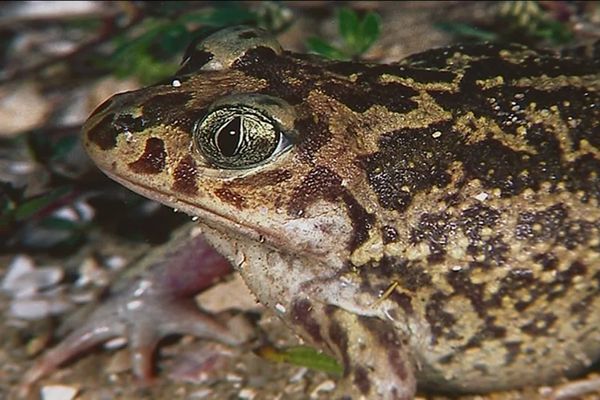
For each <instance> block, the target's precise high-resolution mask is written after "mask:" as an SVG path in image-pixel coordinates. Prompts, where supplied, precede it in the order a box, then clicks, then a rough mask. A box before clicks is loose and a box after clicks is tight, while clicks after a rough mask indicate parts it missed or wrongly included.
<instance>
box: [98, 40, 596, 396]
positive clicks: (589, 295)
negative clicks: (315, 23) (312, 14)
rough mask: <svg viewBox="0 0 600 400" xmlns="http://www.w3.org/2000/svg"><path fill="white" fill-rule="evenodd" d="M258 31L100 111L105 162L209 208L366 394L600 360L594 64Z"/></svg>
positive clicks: (214, 46) (152, 192)
mask: <svg viewBox="0 0 600 400" xmlns="http://www.w3.org/2000/svg"><path fill="white" fill-rule="evenodd" d="M261 35H263V34H262V33H257V32H256V31H254V30H244V29H242V30H232V31H229V32H227V33H225V34H220V36H219V35H217V36H215V37H214V38H212V39H209V40H208V41H207V42H205V43H204V44H203V45H202V46H203V47H202V46H201V47H199V48H197V49H196V50H194V51H192V52H191V55H190V58H189V59H188V60H187V63H186V64H185V65H184V67H183V68H182V70H181V71H180V73H179V74H178V75H177V76H176V77H175V78H174V80H173V82H174V83H173V84H171V83H168V84H164V85H157V86H153V87H150V88H146V89H142V90H140V91H137V92H133V93H128V94H123V95H119V96H116V97H114V98H113V99H112V100H110V101H109V102H107V103H106V104H105V105H104V106H102V107H101V108H99V109H98V110H97V111H96V112H95V114H94V115H93V116H92V117H90V120H89V121H88V123H87V125H86V145H87V148H88V151H89V152H90V154H91V155H92V157H93V158H94V159H95V160H96V162H97V163H98V165H99V166H100V167H101V168H102V169H103V170H104V171H105V172H107V173H108V174H109V175H110V176H112V177H114V178H115V179H117V180H118V181H120V182H122V183H124V184H125V185H127V186H128V187H130V188H132V189H133V190H136V191H138V192H140V193H142V194H144V195H147V196H148V197H151V198H155V199H157V200H159V201H162V202H164V203H166V204H168V205H170V206H173V207H176V208H179V209H181V210H184V211H186V212H188V213H190V214H194V215H198V216H200V217H201V224H202V225H203V226H204V229H205V233H206V235H207V238H208V240H210V241H211V242H212V243H213V245H214V246H215V247H216V248H217V249H218V250H219V251H220V252H222V253H223V254H224V255H225V256H227V257H228V258H229V259H230V260H231V261H232V263H233V264H234V265H236V266H238V269H239V270H240V272H241V273H242V275H243V277H244V279H245V281H246V283H247V284H248V286H249V287H250V289H251V290H252V291H253V292H254V293H255V294H256V295H257V296H258V298H259V299H260V301H261V302H263V303H264V304H266V305H268V306H270V307H272V308H273V309H274V310H275V312H277V313H278V314H279V315H280V316H281V317H282V318H284V319H285V320H287V321H288V322H289V323H290V324H291V325H292V326H294V327H295V329H296V330H297V331H298V332H299V333H300V334H301V335H302V336H304V337H305V338H306V339H307V340H310V341H312V342H313V343H315V344H317V345H320V346H321V347H323V348H324V349H326V350H328V351H330V352H332V353H334V354H336V355H338V356H339V357H340V358H341V359H342V360H343V361H344V364H345V366H346V377H347V378H348V382H350V383H351V385H350V386H348V392H350V393H358V394H362V395H367V396H372V395H373V393H375V392H376V393H379V394H382V396H383V397H385V398H396V396H397V397H401V396H410V395H411V393H412V392H413V390H414V382H415V380H414V378H413V375H414V376H416V378H417V380H418V381H419V383H421V384H423V385H424V386H434V387H435V388H437V389H452V390H456V389H458V390H469V391H474V390H475V391H487V390H495V389H500V388H506V387H514V386H519V385H524V384H531V383H538V384H539V383H543V382H552V380H553V379H555V378H556V377H559V376H563V375H564V374H565V373H577V372H579V371H581V370H583V369H584V368H585V367H587V366H589V365H590V364H591V362H592V361H593V360H595V359H598V357H599V355H600V312H599V310H600V231H599V230H600V208H599V206H598V201H599V198H600V177H599V174H600V95H599V90H600V73H599V68H598V64H597V62H594V61H591V59H585V58H568V57H562V58H561V57H558V56H555V55H553V54H550V53H539V52H534V51H532V50H529V49H527V48H524V47H518V46H509V47H507V48H500V47H498V46H495V45H477V46H471V47H462V46H460V47H452V48H446V49H440V50H432V51H429V52H425V53H422V54H419V55H416V56H413V57H411V58H409V59H407V60H405V61H404V62H402V63H401V64H396V65H364V64H360V63H344V62H337V63H332V62H325V61H323V60H320V59H316V58H312V57H308V56H302V55H295V54H290V53H287V52H283V51H281V49H280V48H278V47H277V46H278V45H276V42H273V41H272V40H271V39H264V38H263V37H261ZM262 40H264V41H265V42H264V43H262V42H261V41H262ZM247 43H250V44H251V45H248V46H246V44H247ZM175 82H176V83H177V84H175ZM219 121H225V122H226V123H225V122H223V124H224V125H219V124H220V123H221V122H219ZM244 121H249V122H244ZM246 123H247V124H248V125H243V124H246ZM235 124H237V125H235ZM242 125H243V126H244V128H243V129H242V128H241V126H242ZM224 126H226V127H227V130H225V129H224ZM264 126H266V128H264ZM215 127H216V128H215ZM249 127H253V128H252V129H250V128H249ZM257 127H258V128H257ZM223 132H228V133H229V132H231V134H232V135H233V136H232V137H235V138H236V139H235V140H231V137H229V136H226V135H225V136H224V135H223ZM256 132H260V135H259V136H257V137H253V136H252V135H254V134H256ZM236 135H237V136H236ZM244 135H247V136H244ZM271 138H272V139H271ZM285 138H287V139H285ZM255 143H259V144H258V145H257V146H258V147H256V146H254V144H255ZM253 146H254V147H253ZM269 149H270V150H269ZM257 160H258V161H257ZM240 260H241V261H240ZM382 294H383V295H382Z"/></svg>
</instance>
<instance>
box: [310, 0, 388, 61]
mask: <svg viewBox="0 0 600 400" xmlns="http://www.w3.org/2000/svg"><path fill="white" fill-rule="evenodd" d="M337 21H338V30H339V35H340V38H341V42H342V43H341V45H339V46H336V45H334V44H332V43H330V42H328V41H327V40H325V39H322V38H319V37H316V36H313V37H310V38H308V40H307V41H306V45H307V47H308V49H309V50H310V51H312V52H313V53H316V54H319V55H321V56H323V57H326V58H330V59H334V60H352V59H357V58H359V57H360V56H361V55H363V54H364V53H365V52H366V51H367V50H369V48H370V47H371V46H372V45H373V43H375V42H376V41H377V39H379V34H380V33H381V27H380V25H381V18H380V17H379V15H377V14H375V13H374V12H367V13H366V14H365V15H364V16H363V17H362V18H361V17H359V15H358V13H357V12H356V11H354V10H351V9H349V8H340V9H338V13H337Z"/></svg>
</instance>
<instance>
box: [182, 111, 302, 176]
mask: <svg viewBox="0 0 600 400" xmlns="http://www.w3.org/2000/svg"><path fill="white" fill-rule="evenodd" d="M276 105H278V104H276ZM282 129H283V128H282V126H281V123H279V121H278V120H276V119H274V118H271V117H270V116H269V115H267V112H265V110H264V109H262V110H261V109H258V108H256V107H252V106H251V105H248V104H220V105H218V106H217V107H215V108H213V109H211V110H210V111H209V112H208V114H207V115H206V116H205V117H204V119H202V120H200V121H199V122H198V123H197V124H196V126H195V128H194V132H193V135H194V141H195V145H196V148H197V149H198V151H199V152H200V154H201V155H202V156H203V157H204V158H205V159H206V161H208V163H209V164H212V165H213V166H215V167H219V168H224V169H247V168H252V167H255V166H258V165H261V164H264V163H265V162H267V161H269V160H271V159H272V158H273V157H274V156H275V155H277V154H279V153H281V152H282V151H284V150H286V149H287V148H289V147H290V145H291V142H290V140H289V137H288V136H287V135H286V134H285V133H284V132H283V131H282Z"/></svg>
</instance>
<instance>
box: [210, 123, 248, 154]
mask: <svg viewBox="0 0 600 400" xmlns="http://www.w3.org/2000/svg"><path fill="white" fill-rule="evenodd" d="M242 136H243V132H242V117H241V116H237V117H235V118H233V119H232V120H231V121H229V122H228V123H227V124H225V125H224V126H223V127H222V128H221V129H219V131H218V132H217V134H216V135H215V146H216V147H217V148H218V149H219V151H220V152H221V154H223V155H224V156H225V157H233V156H235V155H236V154H237V152H238V149H239V147H240V142H241V138H242Z"/></svg>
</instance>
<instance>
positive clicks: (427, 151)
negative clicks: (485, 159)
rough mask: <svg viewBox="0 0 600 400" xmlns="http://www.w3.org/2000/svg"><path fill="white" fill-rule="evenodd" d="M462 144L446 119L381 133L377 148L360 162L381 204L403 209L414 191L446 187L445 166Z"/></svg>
mask: <svg viewBox="0 0 600 400" xmlns="http://www.w3.org/2000/svg"><path fill="white" fill-rule="evenodd" d="M436 132H440V133H442V134H441V136H439V135H437V134H436ZM463 145H464V143H463V139H462V137H461V135H459V134H458V133H456V132H453V128H452V124H451V123H450V122H443V123H439V124H433V125H430V126H429V127H427V128H422V129H400V130H397V131H393V132H389V133H385V134H383V135H382V136H381V138H380V139H379V151H378V152H375V153H373V154H370V155H367V156H365V157H364V158H363V159H362V162H363V165H364V169H365V170H366V172H367V176H368V178H369V183H370V185H371V187H372V188H373V190H374V191H375V193H376V194H377V197H378V199H379V203H380V204H381V206H382V207H384V208H386V209H390V210H397V211H399V212H403V211H405V210H406V209H407V208H408V207H409V206H410V204H411V203H412V199H413V197H414V196H415V195H416V194H417V193H419V192H426V191H429V190H431V188H432V187H434V186H437V187H439V188H445V187H447V186H448V184H449V183H450V182H451V176H450V174H449V172H448V166H449V165H450V163H451V162H453V161H455V159H456V156H455V155H454V153H455V151H456V150H457V149H458V148H459V147H461V146H463Z"/></svg>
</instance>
